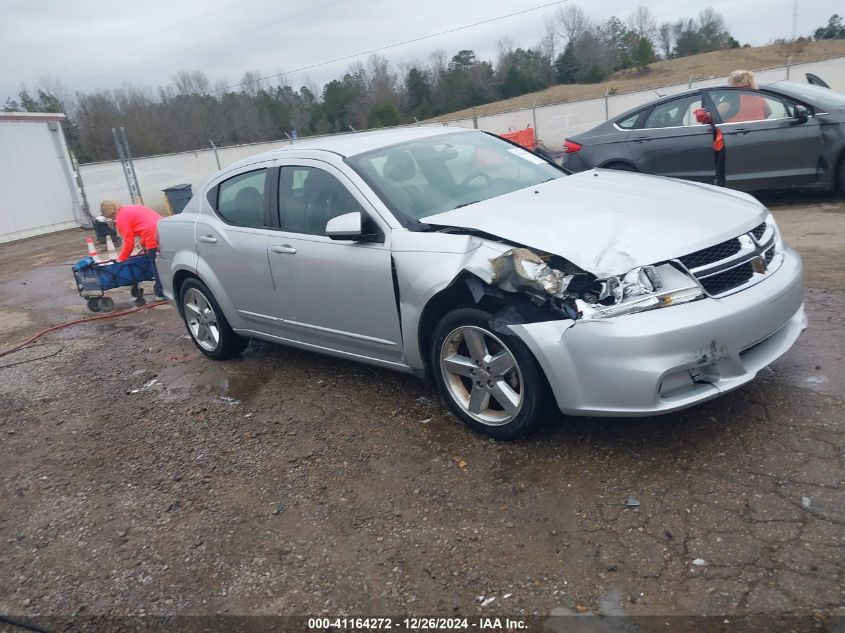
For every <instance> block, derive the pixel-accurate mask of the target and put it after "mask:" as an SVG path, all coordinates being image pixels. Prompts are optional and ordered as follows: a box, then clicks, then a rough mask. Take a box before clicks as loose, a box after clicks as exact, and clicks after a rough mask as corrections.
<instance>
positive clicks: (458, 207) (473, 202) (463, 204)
mask: <svg viewBox="0 0 845 633" xmlns="http://www.w3.org/2000/svg"><path fill="white" fill-rule="evenodd" d="M476 202H480V200H473V201H472V202H461V204H459V205H456V206H454V207H452V211H454V210H455V209H460V208H461V207H468V206H469V205H471V204H475V203H476Z"/></svg>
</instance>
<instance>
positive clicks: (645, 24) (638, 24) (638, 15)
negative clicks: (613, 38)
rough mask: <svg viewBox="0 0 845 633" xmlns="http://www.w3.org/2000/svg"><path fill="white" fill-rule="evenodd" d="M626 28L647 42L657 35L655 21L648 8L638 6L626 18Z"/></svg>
mask: <svg viewBox="0 0 845 633" xmlns="http://www.w3.org/2000/svg"><path fill="white" fill-rule="evenodd" d="M628 28H629V29H630V30H632V31H634V32H635V33H636V34H637V37H644V38H646V39H647V40H649V41H652V40H654V38H655V36H656V35H657V21H656V20H655V19H654V15H653V14H652V13H651V11H650V10H649V8H648V7H643V6H639V7H637V8H636V9H634V11H633V13H631V15H629V16H628Z"/></svg>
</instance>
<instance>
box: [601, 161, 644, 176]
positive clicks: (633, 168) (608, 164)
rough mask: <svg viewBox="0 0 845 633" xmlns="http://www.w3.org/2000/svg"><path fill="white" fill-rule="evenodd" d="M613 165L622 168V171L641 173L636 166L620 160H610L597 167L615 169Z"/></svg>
mask: <svg viewBox="0 0 845 633" xmlns="http://www.w3.org/2000/svg"><path fill="white" fill-rule="evenodd" d="M614 165H621V166H622V167H625V168H626V169H625V170H624V171H632V172H637V173H641V172H640V170H639V169H638V168H637V166H636V165H634V163H632V162H631V161H629V160H627V159H622V158H611V159H609V160H606V161H604V162H603V163H602V164H601V165H599V167H600V168H602V169H616V167H614Z"/></svg>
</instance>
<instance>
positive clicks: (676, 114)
mask: <svg viewBox="0 0 845 633" xmlns="http://www.w3.org/2000/svg"><path fill="white" fill-rule="evenodd" d="M700 107H701V95H698V94H694V95H687V96H685V97H680V98H679V99H673V100H672V101H667V102H666V103H659V104H657V105H656V106H654V108H653V109H652V110H651V113H650V114H649V115H648V117H647V118H646V120H645V123H644V124H643V127H644V128H648V129H655V128H662V127H689V126H693V125H701V123H699V122H698V121H696V119H695V114H694V111H695V110H696V109H698V108H700Z"/></svg>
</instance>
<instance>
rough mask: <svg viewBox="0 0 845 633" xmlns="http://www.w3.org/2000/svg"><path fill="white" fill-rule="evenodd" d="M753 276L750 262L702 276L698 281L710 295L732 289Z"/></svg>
mask: <svg viewBox="0 0 845 633" xmlns="http://www.w3.org/2000/svg"><path fill="white" fill-rule="evenodd" d="M753 276H754V269H753V268H752V267H751V263H750V262H748V263H745V264H742V265H740V266H737V267H736V268H730V269H728V270H726V271H725V272H723V273H718V274H716V275H712V276H710V277H704V278H703V279H699V280H698V281H699V282H700V283H701V285H702V286H704V289H705V290H706V291H707V292H708V293H710V294H711V295H720V294H722V293H723V292H727V291H728V290H732V289H733V288H736V287H737V286H741V285H742V284H744V283H745V282H747V281H749V280H750V279H751V278H752V277H753Z"/></svg>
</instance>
